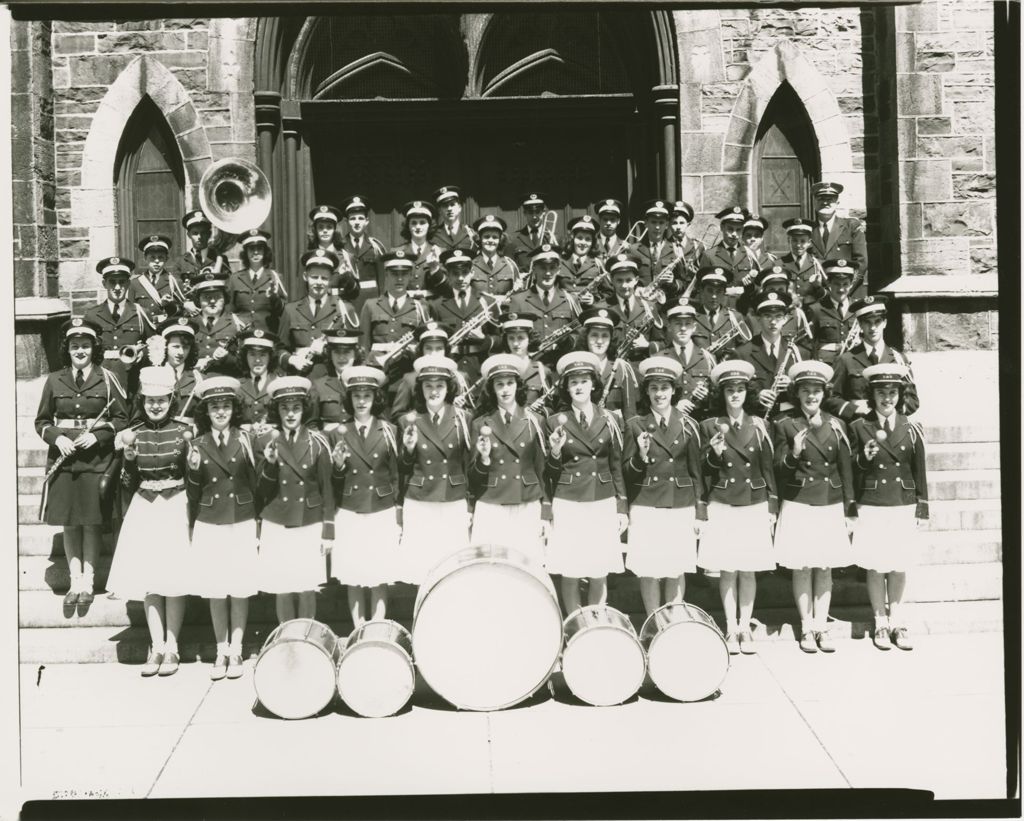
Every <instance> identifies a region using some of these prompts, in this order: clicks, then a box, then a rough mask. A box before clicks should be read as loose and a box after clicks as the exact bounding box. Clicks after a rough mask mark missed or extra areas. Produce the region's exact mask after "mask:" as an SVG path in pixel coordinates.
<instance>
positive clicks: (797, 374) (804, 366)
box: [787, 359, 832, 385]
mask: <svg viewBox="0 0 1024 821" xmlns="http://www.w3.org/2000/svg"><path fill="white" fill-rule="evenodd" d="M787 376H789V379H790V381H791V382H792V383H793V384H794V385H798V384H800V383H801V382H813V383H817V384H821V385H827V384H828V383H829V382H830V381H831V379H832V367H831V366H830V365H826V364H825V363H824V362H819V361H818V360H816V359H805V360H803V361H802V362H797V363H795V364H794V365H793V366H792V367H790V369H789V372H788V373H787Z"/></svg>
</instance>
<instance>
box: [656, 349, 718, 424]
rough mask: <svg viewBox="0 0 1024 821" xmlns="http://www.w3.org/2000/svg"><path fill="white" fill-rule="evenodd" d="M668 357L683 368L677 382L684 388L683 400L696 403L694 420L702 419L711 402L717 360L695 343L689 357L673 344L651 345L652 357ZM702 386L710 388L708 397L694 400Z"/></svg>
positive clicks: (693, 414)
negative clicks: (713, 370) (712, 372)
mask: <svg viewBox="0 0 1024 821" xmlns="http://www.w3.org/2000/svg"><path fill="white" fill-rule="evenodd" d="M654 354H658V355H659V356H668V357H671V358H672V359H674V360H675V361H676V362H678V363H679V364H680V365H682V366H683V372H682V373H681V374H680V375H679V380H678V381H677V382H676V384H677V385H679V387H680V388H682V391H683V393H682V396H681V397H680V398H681V399H689V400H690V401H691V402H693V403H694V406H695V407H694V409H693V412H692V414H691V416H693V418H694V419H700V418H701V417H702V416H704V414H705V413H706V412H707V409H708V406H709V405H710V402H711V369H712V368H713V367H715V358H714V357H713V356H712V355H711V354H709V353H708V352H707V351H706V350H705V349H704V348H702V347H701V346H700V345H697V344H696V343H694V344H693V345H692V346H691V348H690V353H689V356H687V354H686V352H685V351H684V350H683V349H681V348H677V347H676V346H675V345H674V344H673V343H671V342H666V343H659V342H652V343H651V356H654ZM701 385H707V386H708V395H707V396H706V397H705V398H704V399H701V400H697V399H694V398H693V393H694V391H696V390H697V388H699V387H700V386H701Z"/></svg>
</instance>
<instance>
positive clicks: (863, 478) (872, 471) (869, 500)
mask: <svg viewBox="0 0 1024 821" xmlns="http://www.w3.org/2000/svg"><path fill="white" fill-rule="evenodd" d="M892 419H893V425H892V433H890V434H889V435H888V436H887V437H886V439H885V441H884V442H882V441H879V440H878V439H877V435H878V431H879V430H880V429H881V427H882V425H881V422H880V421H879V418H878V414H877V413H872V414H871V415H870V416H866V417H863V418H862V419H857V420H856V421H855V422H854V423H853V424H851V425H850V439H851V444H852V445H853V449H854V452H855V453H856V458H855V459H854V462H855V464H856V466H857V469H858V470H857V478H856V482H857V485H856V492H857V502H858V504H862V505H877V506H880V507H892V506H895V505H917V509H916V511H915V515H916V517H917V518H918V519H927V518H928V475H927V468H926V459H925V446H924V433H923V431H922V430H921V426H920V425H918V424H916V423H914V422H911V421H910V420H909V419H907V417H906V416H902V415H901V414H898V413H897V414H894V415H893V417H892ZM872 441H874V442H877V443H878V453H877V454H876V455H875V458H874V459H868V458H867V457H865V456H864V446H865V445H866V444H867V443H868V442H872Z"/></svg>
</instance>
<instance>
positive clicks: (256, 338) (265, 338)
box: [241, 328, 277, 351]
mask: <svg viewBox="0 0 1024 821" xmlns="http://www.w3.org/2000/svg"><path fill="white" fill-rule="evenodd" d="M276 342H277V337H276V336H275V335H274V334H272V333H271V332H270V331H265V330H263V329H262V328H253V329H252V330H250V331H249V332H248V333H247V334H245V335H244V336H243V337H242V344H241V347H243V348H267V349H268V350H271V351H272V350H273V349H274V345H275V344H276Z"/></svg>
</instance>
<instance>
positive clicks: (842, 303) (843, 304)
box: [839, 299, 847, 319]
mask: <svg viewBox="0 0 1024 821" xmlns="http://www.w3.org/2000/svg"><path fill="white" fill-rule="evenodd" d="M846 311H847V300H845V299H844V300H841V301H840V302H839V316H841V317H842V318H843V319H846Z"/></svg>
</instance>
